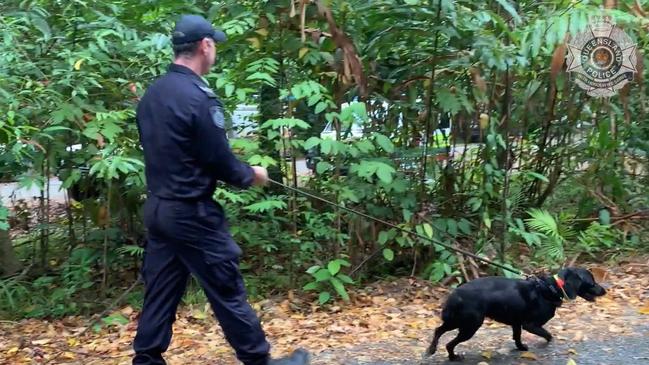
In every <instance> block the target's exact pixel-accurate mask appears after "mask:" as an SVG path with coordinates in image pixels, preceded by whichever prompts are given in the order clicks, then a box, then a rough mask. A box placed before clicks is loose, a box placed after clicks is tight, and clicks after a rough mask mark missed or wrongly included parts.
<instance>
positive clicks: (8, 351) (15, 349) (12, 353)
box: [7, 347, 19, 356]
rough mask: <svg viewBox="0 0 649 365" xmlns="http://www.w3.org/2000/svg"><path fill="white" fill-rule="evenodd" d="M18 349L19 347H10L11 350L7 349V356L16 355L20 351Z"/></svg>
mask: <svg viewBox="0 0 649 365" xmlns="http://www.w3.org/2000/svg"><path fill="white" fill-rule="evenodd" d="M18 350H19V348H18V347H12V348H10V349H9V350H7V356H14V355H15V354H16V353H17V352H18Z"/></svg>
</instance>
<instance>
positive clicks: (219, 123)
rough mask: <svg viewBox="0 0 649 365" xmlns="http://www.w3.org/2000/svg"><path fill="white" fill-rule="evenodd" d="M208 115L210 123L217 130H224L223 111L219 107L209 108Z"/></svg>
mask: <svg viewBox="0 0 649 365" xmlns="http://www.w3.org/2000/svg"><path fill="white" fill-rule="evenodd" d="M210 115H211V116H212V122H213V123H214V125H215V126H216V127H217V128H221V129H225V117H224V116H223V111H222V110H221V107H220V106H218V105H214V106H211V107H210Z"/></svg>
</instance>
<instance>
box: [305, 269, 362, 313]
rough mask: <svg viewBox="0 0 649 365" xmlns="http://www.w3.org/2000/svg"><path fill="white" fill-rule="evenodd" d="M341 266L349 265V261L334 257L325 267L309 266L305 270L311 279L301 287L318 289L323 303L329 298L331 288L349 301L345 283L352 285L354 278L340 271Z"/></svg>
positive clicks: (319, 299)
mask: <svg viewBox="0 0 649 365" xmlns="http://www.w3.org/2000/svg"><path fill="white" fill-rule="evenodd" d="M343 266H345V267H349V266H350V263H349V262H348V261H347V260H343V259H336V260H331V261H329V263H328V264H327V267H326V268H324V267H320V266H319V265H314V266H311V267H310V268H309V269H308V270H307V271H306V272H307V273H308V274H309V275H311V276H312V278H313V281H311V282H309V283H308V284H306V285H305V286H304V287H303V288H302V289H304V290H307V291H308V290H315V291H318V292H319V293H320V294H319V296H318V302H319V303H320V304H325V303H326V302H328V301H329V300H330V299H331V293H330V292H329V291H328V289H331V288H333V289H334V291H335V292H336V294H338V295H339V296H340V297H341V298H342V299H343V300H345V301H349V294H347V290H346V289H345V284H347V285H353V284H354V280H353V279H352V278H350V277H349V276H347V275H345V274H343V273H342V272H341V271H340V270H341V267H343Z"/></svg>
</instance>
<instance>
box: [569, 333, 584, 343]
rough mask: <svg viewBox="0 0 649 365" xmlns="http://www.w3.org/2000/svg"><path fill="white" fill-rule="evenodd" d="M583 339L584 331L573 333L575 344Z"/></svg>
mask: <svg viewBox="0 0 649 365" xmlns="http://www.w3.org/2000/svg"><path fill="white" fill-rule="evenodd" d="M583 339H584V331H577V332H575V336H574V337H573V338H572V340H573V341H575V342H580V341H582V340H583Z"/></svg>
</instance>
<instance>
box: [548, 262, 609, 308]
mask: <svg viewBox="0 0 649 365" xmlns="http://www.w3.org/2000/svg"><path fill="white" fill-rule="evenodd" d="M559 277H560V278H561V279H563V281H564V282H565V285H564V290H565V292H566V295H568V298H570V299H575V298H576V297H578V296H579V297H582V298H584V299H586V300H587V301H589V302H594V301H595V298H597V297H601V296H602V295H605V294H606V289H604V288H603V287H602V286H601V285H599V284H598V283H597V282H595V278H594V277H593V274H592V273H591V272H590V271H588V270H586V269H582V268H578V267H568V268H565V269H562V270H561V271H559Z"/></svg>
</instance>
